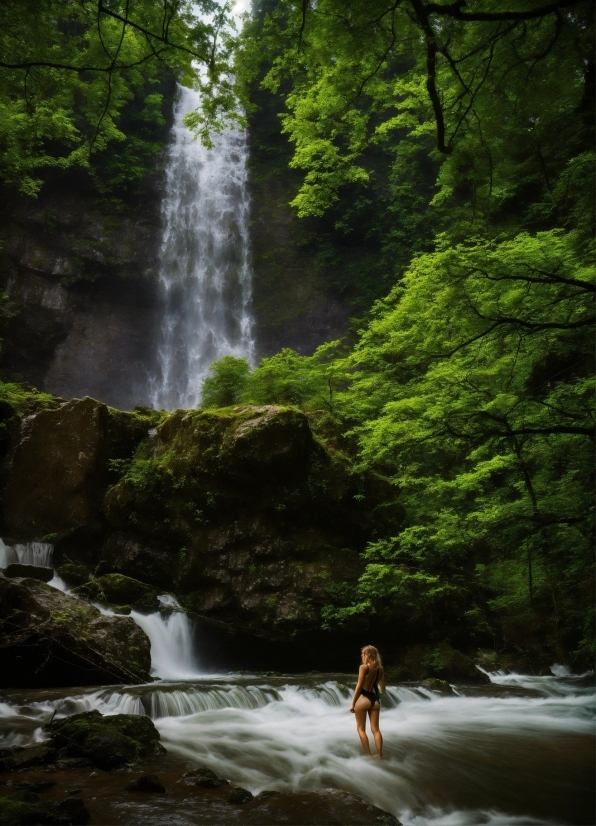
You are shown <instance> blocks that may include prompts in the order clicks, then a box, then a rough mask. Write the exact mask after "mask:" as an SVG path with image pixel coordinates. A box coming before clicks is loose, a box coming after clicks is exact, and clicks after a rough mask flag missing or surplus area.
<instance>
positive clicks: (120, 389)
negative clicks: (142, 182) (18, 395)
mask: <svg viewBox="0 0 596 826" xmlns="http://www.w3.org/2000/svg"><path fill="white" fill-rule="evenodd" d="M158 183H159V182H158V178H157V177H155V178H154V179H153V182H152V186H148V187H147V193H146V194H147V197H146V198H145V199H143V201H142V202H141V203H137V204H136V205H135V206H134V207H127V208H124V207H121V210H120V211H119V212H115V211H114V207H113V206H110V205H108V204H106V203H103V202H101V201H100V200H99V199H98V198H97V193H94V192H93V190H92V189H91V187H90V183H89V180H88V179H87V177H86V176H85V175H84V174H83V173H80V174H76V173H74V172H73V173H70V174H68V175H67V174H65V173H63V174H61V175H56V176H54V177H53V178H50V179H49V180H48V181H47V183H46V185H45V186H44V188H43V189H42V192H41V194H40V196H39V198H38V199H37V200H34V199H31V198H28V197H26V196H14V195H12V197H9V193H7V192H5V193H4V195H5V197H4V199H3V207H2V211H1V213H0V286H1V289H2V290H3V291H4V293H5V294H6V296H7V300H6V302H5V304H4V306H3V316H4V318H3V325H2V338H3V348H2V354H1V356H0V369H2V371H3V373H4V376H5V378H7V379H9V380H11V381H26V382H28V383H30V384H32V385H34V386H36V387H39V388H40V389H44V390H48V391H50V392H52V393H56V394H59V395H61V396H65V397H66V398H70V397H71V396H84V395H86V394H92V395H94V396H97V397H98V398H101V399H102V400H104V401H105V402H107V403H110V404H115V405H118V406H119V407H122V408H131V407H134V405H135V404H141V403H142V402H143V401H145V400H146V398H147V394H148V380H147V376H148V372H150V371H151V364H152V354H153V352H154V338H155V332H154V331H155V327H156V324H157V323H158V322H157V312H158V310H157V305H158V291H157V281H156V271H155V265H156V256H157V251H158V243H159V220H160V201H159V186H158Z"/></svg>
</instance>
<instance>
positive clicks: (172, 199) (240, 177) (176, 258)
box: [151, 86, 254, 410]
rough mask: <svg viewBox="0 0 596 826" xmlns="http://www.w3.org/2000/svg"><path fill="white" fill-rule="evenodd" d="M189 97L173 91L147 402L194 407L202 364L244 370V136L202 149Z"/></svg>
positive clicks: (194, 103)
mask: <svg viewBox="0 0 596 826" xmlns="http://www.w3.org/2000/svg"><path fill="white" fill-rule="evenodd" d="M200 104H201V99H200V95H199V93H198V92H195V91H193V90H192V89H188V88H186V87H185V86H178V100H177V102H176V105H175V111H174V125H173V129H172V142H171V145H170V149H169V154H168V162H167V168H166V185H165V194H164V199H163V205H162V213H163V225H164V228H163V239H162V244H161V251H160V262H159V279H160V284H161V289H162V294H163V320H162V326H161V330H160V340H159V347H158V359H157V361H158V366H157V373H156V375H155V376H154V377H153V379H152V387H151V397H152V403H153V405H154V406H155V407H157V408H165V409H166V410H175V409H177V408H180V407H182V408H194V407H196V406H197V404H198V402H199V401H200V392H201V384H202V381H203V379H204V378H205V376H206V375H207V373H208V369H209V366H210V364H211V362H213V361H214V360H215V359H219V358H221V357H222V356H225V355H233V356H237V357H241V358H246V359H247V360H248V361H249V362H252V360H253V356H254V342H253V337H252V318H251V314H250V299H251V272H250V256H249V232H248V217H249V197H248V189H247V157H248V150H247V141H246V135H245V134H244V133H243V132H241V131H239V130H236V129H232V128H229V129H226V130H225V131H224V132H223V133H222V134H220V135H214V136H213V143H214V146H213V148H212V149H207V148H206V147H204V146H203V145H202V144H201V143H200V141H199V140H195V139H194V138H193V135H192V133H191V132H190V131H189V130H188V129H187V128H186V127H185V125H184V116H185V115H186V114H188V113H189V112H192V111H194V110H196V109H197V108H199V107H200Z"/></svg>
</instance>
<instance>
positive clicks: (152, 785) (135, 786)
mask: <svg viewBox="0 0 596 826" xmlns="http://www.w3.org/2000/svg"><path fill="white" fill-rule="evenodd" d="M124 788H125V790H126V791H127V792H153V793H154V794H165V791H166V787H165V786H164V784H163V783H162V782H161V780H160V779H159V778H158V777H156V776H155V775H154V774H144V775H142V777H139V778H137V780H133V781H132V782H130V783H127V784H126V786H125V787H124Z"/></svg>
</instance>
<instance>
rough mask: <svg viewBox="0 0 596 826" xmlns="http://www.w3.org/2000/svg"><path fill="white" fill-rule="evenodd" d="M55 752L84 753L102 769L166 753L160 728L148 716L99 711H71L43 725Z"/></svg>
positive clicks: (63, 754) (81, 754) (62, 754)
mask: <svg viewBox="0 0 596 826" xmlns="http://www.w3.org/2000/svg"><path fill="white" fill-rule="evenodd" d="M46 731H48V733H49V734H50V736H51V738H52V740H53V743H54V746H55V748H56V749H58V754H59V755H60V756H64V757H85V758H87V759H88V760H90V761H91V762H92V763H93V765H95V766H97V767H98V768H100V769H103V770H104V771H108V770H110V769H117V768H120V767H121V766H123V765H125V764H126V763H135V762H138V761H139V760H145V759H149V758H152V757H157V756H159V755H161V754H165V751H166V750H165V748H164V747H163V746H162V744H161V743H160V742H159V740H160V736H159V732H158V731H157V729H156V728H155V726H154V725H153V723H152V722H151V720H150V719H149V718H148V717H141V716H138V715H136V714H115V715H110V716H107V717H103V716H102V715H101V714H100V713H99V711H86V712H83V713H82V714H74V715H72V716H71V717H67V718H66V719H64V720H57V721H56V722H53V723H50V724H49V725H47V726H46Z"/></svg>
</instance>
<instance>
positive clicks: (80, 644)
mask: <svg viewBox="0 0 596 826" xmlns="http://www.w3.org/2000/svg"><path fill="white" fill-rule="evenodd" d="M0 621H1V622H2V625H3V631H4V634H3V636H2V638H1V640H0V654H1V656H2V662H3V668H2V669H1V670H0V685H1V686H5V687H11V688H17V687H26V688H33V687H44V686H70V685H96V684H101V683H104V684H105V683H108V684H112V683H118V682H134V683H138V682H146V681H147V680H148V679H150V678H149V668H150V665H151V651H150V649H151V646H150V643H149V639H148V637H147V636H146V634H145V633H144V631H142V629H141V628H140V627H139V626H138V625H137V624H136V623H135V622H134V620H132V619H130V618H129V617H109V616H103V615H102V614H101V613H100V612H99V610H98V609H97V608H94V607H93V606H91V605H88V604H86V603H84V602H82V601H81V600H78V599H75V598H73V597H71V596H68V595H67V594H63V593H62V592H61V591H58V590H56V589H55V588H51V587H50V586H49V585H46V584H45V583H43V582H38V581H36V580H32V579H7V578H5V577H0Z"/></svg>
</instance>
